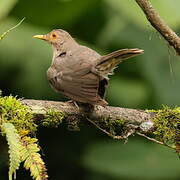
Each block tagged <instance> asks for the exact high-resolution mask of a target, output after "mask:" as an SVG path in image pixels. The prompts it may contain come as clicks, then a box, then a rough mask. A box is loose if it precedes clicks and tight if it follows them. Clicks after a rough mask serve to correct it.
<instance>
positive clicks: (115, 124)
mask: <svg viewBox="0 0 180 180" xmlns="http://www.w3.org/2000/svg"><path fill="white" fill-rule="evenodd" d="M96 124H98V126H100V127H101V128H103V129H105V130H106V131H108V132H109V133H111V134H112V135H122V134H123V133H124V131H125V129H124V127H125V126H124V125H125V122H124V120H123V119H121V118H119V119H116V120H114V119H112V118H111V117H109V118H102V119H101V121H99V120H98V121H97V122H96Z"/></svg>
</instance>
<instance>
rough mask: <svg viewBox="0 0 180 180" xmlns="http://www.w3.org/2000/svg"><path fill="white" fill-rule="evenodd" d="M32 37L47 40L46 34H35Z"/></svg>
mask: <svg viewBox="0 0 180 180" xmlns="http://www.w3.org/2000/svg"><path fill="white" fill-rule="evenodd" d="M33 38H37V39H41V40H46V41H47V40H48V39H47V36H46V35H35V36H33Z"/></svg>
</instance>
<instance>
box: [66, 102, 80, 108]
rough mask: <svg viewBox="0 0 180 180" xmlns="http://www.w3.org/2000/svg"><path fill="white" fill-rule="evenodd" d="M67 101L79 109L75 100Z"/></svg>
mask: <svg viewBox="0 0 180 180" xmlns="http://www.w3.org/2000/svg"><path fill="white" fill-rule="evenodd" d="M67 103H69V104H73V105H74V106H75V107H76V108H77V110H78V111H79V109H80V108H79V106H78V104H77V102H76V101H74V100H69V101H67Z"/></svg>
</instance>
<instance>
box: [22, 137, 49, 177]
mask: <svg viewBox="0 0 180 180" xmlns="http://www.w3.org/2000/svg"><path fill="white" fill-rule="evenodd" d="M36 142H37V139H36V138H30V137H27V136H25V137H24V138H23V139H22V143H23V148H22V150H21V160H22V161H24V167H25V169H27V170H28V169H29V170H30V172H31V176H32V177H33V179H35V180H47V179H48V175H47V172H46V171H47V170H46V167H45V163H44V162H43V160H42V158H41V155H40V154H39V153H38V152H39V151H40V149H39V147H38V145H37V143H36Z"/></svg>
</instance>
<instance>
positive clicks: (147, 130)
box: [21, 99, 180, 149]
mask: <svg viewBox="0 0 180 180" xmlns="http://www.w3.org/2000/svg"><path fill="white" fill-rule="evenodd" d="M21 103H22V104H24V105H26V106H28V107H30V109H31V110H32V113H33V114H34V116H35V117H36V118H35V119H36V120H37V122H38V123H40V124H44V123H45V124H46V126H52V125H53V124H54V125H55V126H57V125H59V124H60V123H61V122H62V120H63V121H64V122H65V123H67V124H70V125H71V128H72V127H76V128H77V126H79V124H80V123H84V124H86V123H89V122H90V123H91V124H93V125H95V127H97V128H98V129H100V130H101V131H102V132H104V133H106V134H107V135H109V136H110V137H112V138H114V139H127V138H128V136H130V135H133V134H138V135H140V136H143V137H146V138H147V139H148V140H151V141H154V142H156V143H158V144H163V145H166V146H169V147H171V148H174V149H175V145H176V144H178V145H179V137H177V136H179V130H178V128H177V127H178V124H180V109H170V108H167V107H165V108H164V110H159V111H154V112H150V111H144V110H137V109H128V108H120V107H111V106H106V107H102V106H97V107H94V108H92V107H91V108H90V107H88V106H79V107H77V106H75V105H74V104H73V103H69V102H55V101H43V100H28V99H24V100H21ZM49 112H51V113H49ZM52 112H53V113H52ZM56 113H58V114H56ZM58 116H59V118H58ZM172 119H173V120H172ZM172 127H173V128H172ZM176 134H177V136H176ZM176 139H177V142H176ZM169 141H170V142H173V144H170V145H169V144H168V143H166V142H169Z"/></svg>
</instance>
